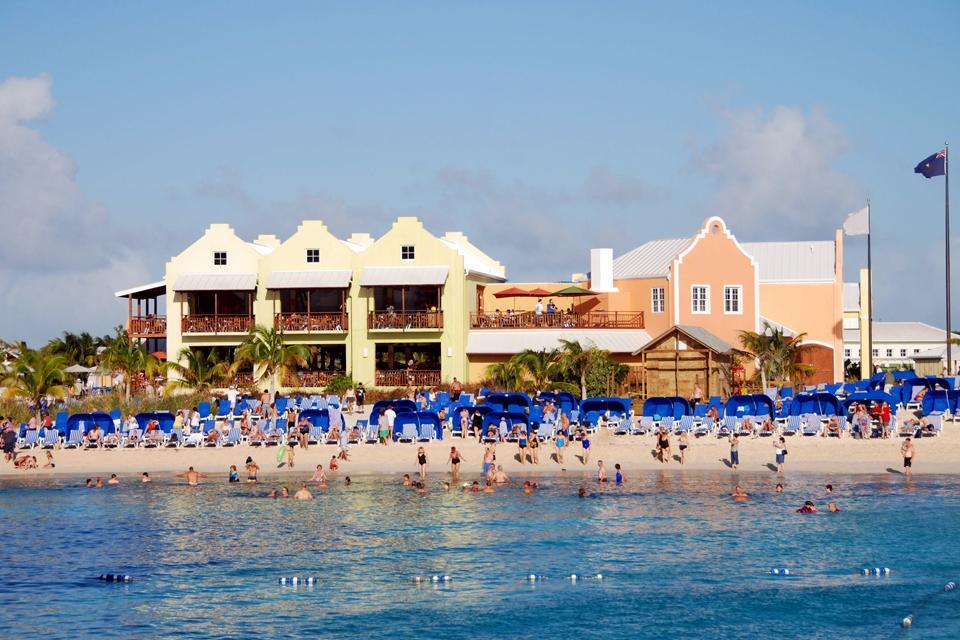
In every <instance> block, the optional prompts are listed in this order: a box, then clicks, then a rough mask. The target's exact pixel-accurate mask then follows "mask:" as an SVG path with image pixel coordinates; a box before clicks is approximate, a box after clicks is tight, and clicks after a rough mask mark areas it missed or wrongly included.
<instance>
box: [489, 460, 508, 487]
mask: <svg viewBox="0 0 960 640" xmlns="http://www.w3.org/2000/svg"><path fill="white" fill-rule="evenodd" d="M493 482H494V483H496V484H506V483H508V482H510V476H508V475H507V474H506V472H505V471H504V470H503V465H502V464H501V465H497V470H496V471H495V472H494V473H493Z"/></svg>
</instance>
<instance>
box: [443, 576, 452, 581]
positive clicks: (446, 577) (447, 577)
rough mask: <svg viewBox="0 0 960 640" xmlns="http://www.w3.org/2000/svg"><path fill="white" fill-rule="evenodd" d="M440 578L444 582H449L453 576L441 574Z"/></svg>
mask: <svg viewBox="0 0 960 640" xmlns="http://www.w3.org/2000/svg"><path fill="white" fill-rule="evenodd" d="M442 580H443V581H444V582H450V581H452V580H453V578H451V577H450V576H443V578H442Z"/></svg>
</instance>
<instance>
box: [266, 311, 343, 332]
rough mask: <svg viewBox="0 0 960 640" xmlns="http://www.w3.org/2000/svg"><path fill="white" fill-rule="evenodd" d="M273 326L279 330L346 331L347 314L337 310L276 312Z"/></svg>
mask: <svg viewBox="0 0 960 640" xmlns="http://www.w3.org/2000/svg"><path fill="white" fill-rule="evenodd" d="M273 326H274V327H276V328H277V329H280V330H281V331H306V332H311V331H346V330H347V314H345V313H340V312H339V311H332V312H329V313H278V314H277V315H276V316H275V317H274V320H273Z"/></svg>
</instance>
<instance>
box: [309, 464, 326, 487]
mask: <svg viewBox="0 0 960 640" xmlns="http://www.w3.org/2000/svg"><path fill="white" fill-rule="evenodd" d="M310 482H316V483H317V484H327V474H326V473H324V472H323V465H322V464H318V465H317V468H316V469H314V471H313V475H312V476H311V477H310Z"/></svg>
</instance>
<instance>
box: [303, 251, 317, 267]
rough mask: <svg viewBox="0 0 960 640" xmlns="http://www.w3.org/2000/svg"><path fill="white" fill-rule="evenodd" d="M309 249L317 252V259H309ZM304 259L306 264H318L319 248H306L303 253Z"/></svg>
mask: <svg viewBox="0 0 960 640" xmlns="http://www.w3.org/2000/svg"><path fill="white" fill-rule="evenodd" d="M311 251H315V252H316V254H317V259H316V260H311V259H310V252H311ZM304 260H306V261H307V264H320V249H316V248H310V249H307V250H306V252H305V253H304Z"/></svg>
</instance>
